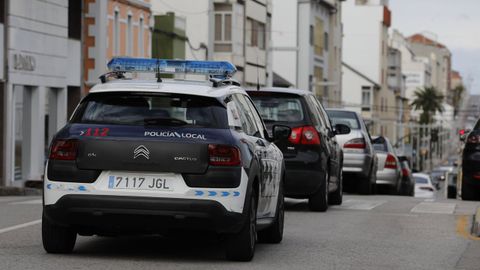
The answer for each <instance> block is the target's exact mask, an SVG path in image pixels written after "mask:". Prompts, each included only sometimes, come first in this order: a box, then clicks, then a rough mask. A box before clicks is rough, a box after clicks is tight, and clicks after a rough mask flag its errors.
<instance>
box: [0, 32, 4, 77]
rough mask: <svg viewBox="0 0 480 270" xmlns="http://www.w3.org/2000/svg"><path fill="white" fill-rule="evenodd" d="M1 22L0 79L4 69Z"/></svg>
mask: <svg viewBox="0 0 480 270" xmlns="http://www.w3.org/2000/svg"><path fill="white" fill-rule="evenodd" d="M3 28H4V27H3V24H1V23H0V81H2V80H4V75H5V73H4V69H3V66H4V63H3V52H4V50H3V44H4V40H3V35H4V32H3V31H4V30H3Z"/></svg>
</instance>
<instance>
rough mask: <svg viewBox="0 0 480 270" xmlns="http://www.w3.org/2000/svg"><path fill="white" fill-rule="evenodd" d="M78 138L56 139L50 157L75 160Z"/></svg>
mask: <svg viewBox="0 0 480 270" xmlns="http://www.w3.org/2000/svg"><path fill="white" fill-rule="evenodd" d="M77 148H78V141H77V140H61V139H60V140H56V141H54V142H53V143H52V148H51V149H50V155H49V159H56V160H75V159H76V158H77Z"/></svg>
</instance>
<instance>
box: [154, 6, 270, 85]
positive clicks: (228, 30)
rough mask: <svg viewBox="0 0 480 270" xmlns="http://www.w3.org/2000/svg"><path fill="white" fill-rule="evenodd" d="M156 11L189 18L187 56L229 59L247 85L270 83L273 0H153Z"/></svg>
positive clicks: (190, 57)
mask: <svg viewBox="0 0 480 270" xmlns="http://www.w3.org/2000/svg"><path fill="white" fill-rule="evenodd" d="M151 3H152V11H153V14H154V15H159V14H166V13H167V12H174V13H175V15H176V16H180V17H184V18H186V27H185V29H186V36H187V38H188V42H187V50H186V58H187V59H198V60H205V59H209V60H226V61H230V62H232V63H233V64H234V65H235V66H236V67H237V69H238V72H237V73H236V74H235V79H237V80H238V81H240V83H242V84H245V85H247V86H248V85H250V86H253V85H256V84H257V81H258V82H259V84H260V85H267V82H268V81H269V80H270V81H271V78H272V75H269V74H270V73H271V72H269V70H268V67H269V63H270V62H271V57H270V53H269V50H268V48H269V46H270V33H271V29H270V26H271V14H272V5H271V1H270V0H255V1H254V0H246V1H232V0H230V1H225V0H195V1H191V0H163V1H158V0H152V1H151Z"/></svg>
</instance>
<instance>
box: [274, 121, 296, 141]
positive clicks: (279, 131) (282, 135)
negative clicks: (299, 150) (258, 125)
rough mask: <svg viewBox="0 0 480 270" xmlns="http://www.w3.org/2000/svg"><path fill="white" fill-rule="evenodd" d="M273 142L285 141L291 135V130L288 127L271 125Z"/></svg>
mask: <svg viewBox="0 0 480 270" xmlns="http://www.w3.org/2000/svg"><path fill="white" fill-rule="evenodd" d="M272 133H273V141H275V142H278V141H286V140H288V138H289V137H290V133H292V129H291V128H290V127H288V126H283V125H273V127H272Z"/></svg>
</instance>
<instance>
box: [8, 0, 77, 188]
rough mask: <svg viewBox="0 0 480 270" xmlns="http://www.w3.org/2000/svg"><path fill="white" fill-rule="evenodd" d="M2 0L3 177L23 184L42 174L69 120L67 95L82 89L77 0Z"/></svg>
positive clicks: (16, 183) (14, 182) (11, 183)
mask: <svg viewBox="0 0 480 270" xmlns="http://www.w3.org/2000/svg"><path fill="white" fill-rule="evenodd" d="M2 3H5V7H4V8H5V10H6V11H7V12H6V16H5V18H4V25H5V26H4V29H3V31H4V32H5V35H4V36H3V35H2V37H5V38H6V39H7V40H6V42H5V43H6V48H4V50H2V53H3V51H6V52H7V53H6V55H7V56H6V58H5V59H4V61H8V70H6V72H5V74H3V77H2V80H4V83H3V84H2V86H3V87H2V90H3V91H2V92H3V95H2V98H1V104H2V108H3V113H2V122H1V124H2V131H3V132H2V140H1V144H2V147H1V149H2V158H1V166H2V167H1V172H2V174H1V175H2V181H1V183H2V184H3V185H8V186H21V185H23V184H24V183H25V181H29V180H41V179H42V177H43V174H44V165H45V160H46V159H45V157H46V154H47V151H48V144H49V142H50V140H51V138H52V136H53V134H54V133H55V132H56V131H57V130H58V129H59V128H61V127H63V125H64V124H65V122H66V120H67V106H68V100H69V96H70V94H72V95H74V96H78V95H79V93H80V79H81V68H80V67H81V49H80V40H81V28H80V27H81V1H76V0H70V1H69V0H57V1H40V0H15V1H13V0H11V1H8V0H6V1H2ZM3 10H4V9H2V11H3ZM2 20H3V18H2ZM1 43H2V44H3V42H1Z"/></svg>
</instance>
